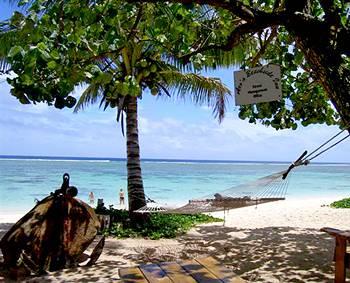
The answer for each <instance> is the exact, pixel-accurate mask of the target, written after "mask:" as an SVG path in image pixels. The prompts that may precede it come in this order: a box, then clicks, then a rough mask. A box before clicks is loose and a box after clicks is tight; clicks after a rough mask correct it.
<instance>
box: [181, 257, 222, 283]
mask: <svg viewBox="0 0 350 283" xmlns="http://www.w3.org/2000/svg"><path fill="white" fill-rule="evenodd" d="M180 265H181V266H182V268H183V269H185V270H186V271H187V272H188V273H189V274H191V276H192V277H193V278H194V279H195V280H196V281H197V282H200V283H222V281H221V280H220V279H218V278H217V277H216V276H215V275H214V274H213V273H211V272H210V271H209V270H208V269H206V268H205V267H204V266H202V265H200V264H199V263H198V262H197V261H195V260H186V261H182V262H180Z"/></svg>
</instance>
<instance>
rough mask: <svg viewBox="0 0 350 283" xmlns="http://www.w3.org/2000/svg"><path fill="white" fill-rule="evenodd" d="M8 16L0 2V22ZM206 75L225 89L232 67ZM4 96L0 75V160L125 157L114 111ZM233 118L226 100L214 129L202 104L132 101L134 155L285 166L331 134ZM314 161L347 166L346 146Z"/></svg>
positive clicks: (9, 9) (322, 128) (328, 129)
mask: <svg viewBox="0 0 350 283" xmlns="http://www.w3.org/2000/svg"><path fill="white" fill-rule="evenodd" d="M13 10H14V7H13V6H12V7H11V6H10V5H9V4H8V2H7V1H1V0H0V20H3V19H6V18H8V17H9V16H10V15H11V13H12V12H13ZM210 75H212V76H215V77H220V78H221V79H222V80H223V82H224V83H225V84H226V85H227V86H228V87H229V88H230V89H232V90H233V69H229V70H220V71H215V72H212V73H210ZM9 91H10V87H9V85H8V84H7V83H6V81H5V80H4V77H0V155H39V156H86V157H120V158H123V157H125V155H126V154H125V139H124V137H123V136H122V134H121V131H120V125H118V124H116V120H115V118H116V113H115V110H112V109H109V110H108V111H102V110H101V109H98V107H97V106H91V107H89V108H87V109H86V110H84V111H82V112H80V113H78V114H73V113H72V110H70V109H69V110H68V109H64V110H58V109H55V108H53V107H48V106H46V105H44V104H40V105H35V106H34V105H21V104H20V103H19V102H18V101H17V100H16V99H15V98H14V97H12V96H11V95H10V92H9ZM80 92H81V90H77V91H76V95H79V93H80ZM237 114H238V111H237V108H236V107H235V106H234V103H233V100H231V101H230V105H229V106H228V111H227V116H226V118H225V120H224V121H223V122H222V123H221V124H219V123H218V122H217V121H216V120H215V119H214V117H213V116H212V114H211V110H210V109H208V108H207V107H205V106H202V107H200V106H194V105H192V104H191V103H190V102H186V103H184V102H183V101H177V100H176V99H175V98H171V99H157V98H155V97H153V96H151V95H145V96H144V98H143V99H142V100H141V101H140V103H139V120H140V122H139V127H140V146H141V157H142V158H175V159H212V160H258V161H262V160H265V161H292V160H294V159H295V158H296V157H298V156H299V154H300V153H301V152H303V151H304V150H305V149H308V150H313V149H314V148H316V147H317V146H319V145H320V144H322V143H323V142H324V141H325V140H327V139H328V138H329V137H330V136H332V135H333V134H334V133H336V132H337V131H338V129H337V128H336V127H327V126H311V127H307V128H303V127H299V128H298V129H297V130H296V131H292V130H284V131H275V130H274V129H272V128H266V127H265V126H262V125H259V124H258V125H253V124H249V123H248V122H247V121H242V120H240V119H239V118H238V117H237ZM318 161H327V162H350V143H349V142H348V141H346V142H344V143H342V144H341V145H339V146H337V147H336V148H335V149H332V150H331V151H330V152H328V153H326V154H324V155H323V156H322V158H319V159H318Z"/></svg>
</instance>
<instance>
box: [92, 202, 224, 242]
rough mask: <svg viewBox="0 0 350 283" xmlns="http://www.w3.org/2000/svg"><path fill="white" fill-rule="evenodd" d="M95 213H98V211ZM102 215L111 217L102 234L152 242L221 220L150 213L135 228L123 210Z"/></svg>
mask: <svg viewBox="0 0 350 283" xmlns="http://www.w3.org/2000/svg"><path fill="white" fill-rule="evenodd" d="M96 212H97V213H100V212H99V211H98V210H97V211H96ZM103 213H104V214H108V215H111V223H112V225H111V227H110V228H109V229H106V230H105V231H104V232H103V233H104V234H105V235H110V236H115V237H119V238H128V237H144V238H150V239H153V240H156V239H160V238H175V237H176V236H178V235H181V234H183V233H185V232H186V231H188V230H189V229H190V228H192V227H194V226H195V225H197V224H200V223H210V222H219V221H222V219H218V218H214V217H212V216H209V215H205V214H194V215H184V214H161V213H152V214H149V217H148V219H147V221H145V223H143V224H142V225H138V226H136V227H135V225H133V223H132V222H131V220H130V219H129V215H128V212H127V211H125V210H116V209H113V208H112V209H106V210H104V211H103Z"/></svg>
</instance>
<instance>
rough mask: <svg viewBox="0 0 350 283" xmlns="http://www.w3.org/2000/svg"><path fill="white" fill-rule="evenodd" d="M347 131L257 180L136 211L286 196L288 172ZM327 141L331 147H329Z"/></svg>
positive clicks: (186, 209) (198, 208) (207, 207)
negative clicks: (173, 204)
mask: <svg viewBox="0 0 350 283" xmlns="http://www.w3.org/2000/svg"><path fill="white" fill-rule="evenodd" d="M344 131H347V130H342V131H340V132H339V133H337V134H336V135H334V136H333V137H331V138H330V139H328V140H327V141H326V142H324V143H323V144H322V145H320V146H319V147H318V148H316V149H315V150H313V151H312V152H311V153H310V154H307V151H305V152H303V154H302V155H301V156H300V157H299V158H298V159H297V160H296V161H294V162H293V163H292V164H291V165H290V166H289V168H288V169H287V170H284V171H281V172H277V173H274V174H271V175H268V176H265V177H262V178H259V179H257V180H255V181H253V182H249V183H245V184H241V185H238V186H234V187H231V188H229V189H227V190H224V191H221V192H217V193H215V194H212V195H208V196H204V197H202V198H200V199H194V200H190V201H189V202H188V203H187V204H186V205H184V206H182V207H179V208H167V207H165V206H162V205H159V204H157V203H156V202H155V201H153V200H152V199H150V198H148V199H147V204H146V205H145V206H144V207H141V208H140V209H138V210H136V212H138V213H152V212H159V213H179V214H195V213H202V212H214V211H222V210H224V211H225V210H228V209H234V208H240V207H246V206H254V205H259V204H262V203H268V202H273V201H279V200H285V197H286V193H287V188H288V183H289V179H287V176H288V175H289V173H290V171H291V170H292V169H293V168H295V167H298V166H301V165H308V164H310V162H311V160H313V159H315V158H316V157H318V156H320V155H321V154H323V153H324V152H326V151H328V150H330V149H331V148H333V147H334V146H336V145H337V144H339V143H341V142H342V141H344V140H345V139H347V138H348V137H349V136H350V134H349V133H347V135H346V136H345V137H342V138H339V139H338V140H337V141H335V142H333V143H332V144H330V145H328V144H329V143H330V142H331V141H333V140H334V139H336V138H337V137H339V136H340V135H341V134H342V133H343V132H344ZM327 145H328V147H326V146H327Z"/></svg>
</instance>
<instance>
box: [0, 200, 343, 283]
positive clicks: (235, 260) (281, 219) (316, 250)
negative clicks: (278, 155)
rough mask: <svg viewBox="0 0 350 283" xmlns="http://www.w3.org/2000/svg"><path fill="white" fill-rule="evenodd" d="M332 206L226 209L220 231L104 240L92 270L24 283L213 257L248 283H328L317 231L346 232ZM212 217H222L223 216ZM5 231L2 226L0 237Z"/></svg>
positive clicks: (102, 276) (329, 267)
mask: <svg viewBox="0 0 350 283" xmlns="http://www.w3.org/2000/svg"><path fill="white" fill-rule="evenodd" d="M332 201H334V199H300V200H297V199H293V200H285V201H279V202H274V203H267V204H263V205H259V206H258V207H257V208H256V207H246V208H240V209H235V210H230V211H229V212H228V213H227V214H226V217H225V218H226V221H225V226H224V225H223V224H222V223H215V224H206V225H200V226H198V227H197V228H195V229H193V230H191V231H190V232H189V233H187V234H186V235H183V236H180V237H178V238H177V239H170V240H159V241H152V240H145V239H123V240H118V239H113V238H108V239H107V242H106V245H105V248H104V251H103V254H102V256H101V257H100V259H99V261H98V263H97V264H96V265H95V266H93V267H89V268H87V267H80V268H76V269H70V270H63V271H58V272H53V273H51V274H49V275H47V276H42V277H40V278H31V279H28V280H27V281H26V282H116V281H117V280H118V279H119V277H118V268H120V267H125V266H131V265H137V264H140V263H150V262H159V261H176V260H181V259H189V258H196V257H205V256H212V257H214V258H216V259H217V260H219V261H220V262H222V263H223V264H225V265H226V266H228V267H229V268H231V269H232V270H233V271H234V272H235V273H237V274H239V275H240V276H241V277H242V278H244V279H246V280H247V281H248V282H332V279H333V272H334V269H333V264H332V258H333V248H334V240H333V238H331V237H330V236H328V235H327V234H325V233H323V232H320V231H319V229H320V228H322V227H325V226H328V227H334V228H339V229H349V227H350V209H333V208H330V207H328V206H327V205H328V204H329V203H331V202H332ZM213 215H214V216H217V217H221V218H222V217H223V212H215V213H213ZM14 218H15V217H13V218H12V219H14ZM1 220H2V221H3V222H9V221H4V220H5V219H3V218H2V219H1ZM8 228H9V225H6V224H2V225H1V232H0V233H1V234H3V233H4V231H5V230H6V229H8ZM0 280H1V277H0Z"/></svg>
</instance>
